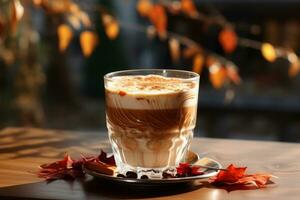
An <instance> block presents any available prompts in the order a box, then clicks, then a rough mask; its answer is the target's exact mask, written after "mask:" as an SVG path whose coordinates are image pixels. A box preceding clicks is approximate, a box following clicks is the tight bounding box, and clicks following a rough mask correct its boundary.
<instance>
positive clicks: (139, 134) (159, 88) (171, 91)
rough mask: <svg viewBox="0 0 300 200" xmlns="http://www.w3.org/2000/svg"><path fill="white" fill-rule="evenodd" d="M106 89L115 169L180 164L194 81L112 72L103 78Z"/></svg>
mask: <svg viewBox="0 0 300 200" xmlns="http://www.w3.org/2000/svg"><path fill="white" fill-rule="evenodd" d="M105 93H106V116H107V127H108V130H109V138H110V141H111V144H112V148H113V151H114V155H115V158H116V163H117V166H118V169H119V171H121V172H126V171H139V170H140V171H145V172H146V171H147V170H148V171H149V170H152V171H153V170H154V171H155V170H157V171H163V170H166V169H169V168H172V167H174V166H177V165H178V164H179V162H180V161H181V159H182V158H183V156H184V155H185V153H186V151H187V149H188V147H189V144H190V142H191V139H192V137H193V129H194V127H195V122H196V114H197V99H198V80H196V81H195V80H194V81H187V80H186V79H182V78H170V77H163V76H160V75H144V76H138V75H131V76H130V75H129V76H115V77H112V78H111V79H110V81H107V82H106V84H105Z"/></svg>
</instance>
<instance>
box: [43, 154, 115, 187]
mask: <svg viewBox="0 0 300 200" xmlns="http://www.w3.org/2000/svg"><path fill="white" fill-rule="evenodd" d="M85 164H86V165H87V166H91V167H93V169H95V170H97V171H98V172H103V173H105V174H111V173H112V172H114V170H115V160H114V157H113V156H110V157H107V154H106V153H105V152H104V151H103V150H101V153H100V154H99V155H98V156H90V157H84V156H82V158H81V159H78V160H75V159H72V158H71V157H70V156H69V155H68V154H66V155H65V156H64V159H62V160H58V161H56V162H53V163H47V164H43V165H40V170H39V172H38V174H37V175H38V177H40V178H44V179H46V180H47V181H52V180H56V179H68V180H74V179H76V178H82V177H84V175H85V173H84V171H83V170H82V166H83V165H85ZM96 168H97V169H96ZM98 168H99V169H98Z"/></svg>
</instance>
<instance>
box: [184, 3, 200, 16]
mask: <svg viewBox="0 0 300 200" xmlns="http://www.w3.org/2000/svg"><path fill="white" fill-rule="evenodd" d="M181 9H182V12H184V13H185V14H187V15H191V16H196V15H198V11H197V9H196V6H195V4H194V2H193V0H181Z"/></svg>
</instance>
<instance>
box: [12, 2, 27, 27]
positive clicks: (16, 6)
mask: <svg viewBox="0 0 300 200" xmlns="http://www.w3.org/2000/svg"><path fill="white" fill-rule="evenodd" d="M23 15H24V7H23V6H22V4H21V2H20V1H19V0H13V1H12V5H11V29H12V32H13V33H15V32H16V30H17V25H18V22H19V21H20V20H21V18H22V17H23Z"/></svg>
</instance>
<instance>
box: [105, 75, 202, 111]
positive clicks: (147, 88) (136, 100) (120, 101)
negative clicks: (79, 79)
mask: <svg viewBox="0 0 300 200" xmlns="http://www.w3.org/2000/svg"><path fill="white" fill-rule="evenodd" d="M105 89H106V98H107V99H106V103H107V105H109V106H111V107H118V108H126V109H176V108H180V107H183V106H195V105H197V101H198V99H197V96H198V95H197V93H198V83H196V82H192V81H189V82H187V81H186V80H185V79H181V78H170V77H163V76H159V75H146V76H118V77H113V78H112V80H111V81H108V82H107V83H106V86H105Z"/></svg>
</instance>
